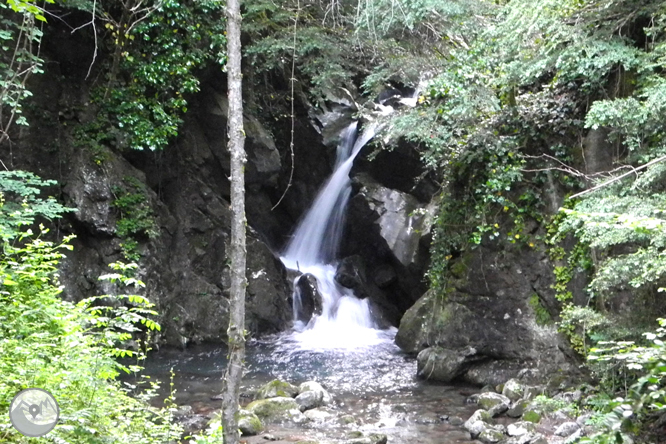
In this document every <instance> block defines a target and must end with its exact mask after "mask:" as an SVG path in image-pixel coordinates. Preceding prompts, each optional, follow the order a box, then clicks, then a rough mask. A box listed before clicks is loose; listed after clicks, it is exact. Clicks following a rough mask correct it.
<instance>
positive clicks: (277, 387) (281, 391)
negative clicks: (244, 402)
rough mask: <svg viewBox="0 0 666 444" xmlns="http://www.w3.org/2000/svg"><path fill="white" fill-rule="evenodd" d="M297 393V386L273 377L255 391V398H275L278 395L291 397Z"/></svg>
mask: <svg viewBox="0 0 666 444" xmlns="http://www.w3.org/2000/svg"><path fill="white" fill-rule="evenodd" d="M297 394H298V387H296V386H294V385H291V384H289V383H288V382H284V381H280V380H279V379H274V380H272V381H271V382H269V383H268V384H266V385H264V386H263V387H261V388H260V389H259V390H258V391H257V394H256V395H255V399H268V398H275V397H278V396H282V397H286V398H293V397H294V396H296V395H297Z"/></svg>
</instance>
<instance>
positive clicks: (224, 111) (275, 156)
mask: <svg viewBox="0 0 666 444" xmlns="http://www.w3.org/2000/svg"><path fill="white" fill-rule="evenodd" d="M212 98H213V99H214V101H215V104H216V105H217V106H211V108H210V109H209V110H210V112H211V114H213V115H218V116H221V117H223V118H224V119H226V117H227V115H228V113H229V102H228V100H227V96H226V95H224V94H220V93H218V92H215V91H213V92H212ZM243 128H244V130H245V134H246V136H247V137H246V139H245V150H246V152H247V163H246V166H245V183H246V185H251V184H252V183H255V182H259V183H266V184H271V185H273V186H275V185H276V184H277V173H279V172H280V170H281V168H282V165H281V160H280V153H279V152H278V150H277V147H276V146H275V141H274V140H273V137H272V136H271V134H270V132H269V131H268V130H267V129H266V128H264V126H263V125H262V124H261V122H259V120H258V119H257V118H256V117H254V116H253V115H251V114H245V115H244V116H243Z"/></svg>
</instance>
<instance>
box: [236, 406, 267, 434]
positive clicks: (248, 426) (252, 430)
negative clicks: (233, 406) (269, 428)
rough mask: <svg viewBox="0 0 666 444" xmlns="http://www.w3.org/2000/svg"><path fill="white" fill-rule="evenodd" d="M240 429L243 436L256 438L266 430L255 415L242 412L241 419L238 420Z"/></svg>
mask: <svg viewBox="0 0 666 444" xmlns="http://www.w3.org/2000/svg"><path fill="white" fill-rule="evenodd" d="M238 428H239V429H240V431H241V434H242V435H243V436H254V435H258V434H259V433H261V432H262V430H264V424H263V423H262V422H261V420H260V419H259V417H258V416H257V415H255V414H254V413H251V412H248V411H246V410H241V412H240V419H239V420H238Z"/></svg>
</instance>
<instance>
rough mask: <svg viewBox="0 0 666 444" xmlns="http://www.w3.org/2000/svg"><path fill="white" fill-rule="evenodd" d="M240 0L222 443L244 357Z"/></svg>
mask: <svg viewBox="0 0 666 444" xmlns="http://www.w3.org/2000/svg"><path fill="white" fill-rule="evenodd" d="M240 34H241V15H240V0H227V79H228V97H229V117H228V132H229V152H230V153H231V213H232V216H231V248H230V250H231V253H230V255H231V289H230V295H231V301H230V307H229V328H228V329H227V336H228V338H229V364H228V365H227V370H226V372H225V374H224V380H223V385H224V394H223V401H222V425H223V427H224V442H225V444H237V443H238V442H239V439H240V436H239V433H238V398H239V392H240V383H241V378H242V376H243V360H244V357H245V287H246V285H247V280H246V278H245V256H246V250H245V177H244V169H245V146H244V143H245V131H244V130H243V95H242V80H243V78H242V73H241V38H240V37H241V36H240Z"/></svg>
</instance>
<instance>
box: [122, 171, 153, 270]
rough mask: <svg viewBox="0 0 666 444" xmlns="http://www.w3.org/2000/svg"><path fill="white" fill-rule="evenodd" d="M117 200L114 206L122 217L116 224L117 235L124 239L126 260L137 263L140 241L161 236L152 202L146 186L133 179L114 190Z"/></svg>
mask: <svg viewBox="0 0 666 444" xmlns="http://www.w3.org/2000/svg"><path fill="white" fill-rule="evenodd" d="M113 193H114V195H115V199H114V200H113V204H112V205H113V206H114V207H115V208H116V209H117V210H118V212H119V214H120V216H119V218H118V220H117V222H116V234H117V235H118V237H120V238H121V239H123V243H122V244H121V245H122V248H123V253H124V255H125V258H126V259H128V260H134V261H137V260H139V258H140V255H139V254H138V251H137V248H138V241H140V240H142V239H143V238H145V237H148V238H150V239H152V238H155V237H157V235H158V234H159V232H158V227H157V225H156V222H155V215H154V214H153V210H152V207H151V206H150V201H149V200H148V197H147V195H146V190H145V189H144V186H143V185H142V184H141V183H140V182H139V181H137V180H136V179H135V178H133V177H129V176H128V177H125V178H124V179H123V185H122V186H117V187H114V188H113Z"/></svg>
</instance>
